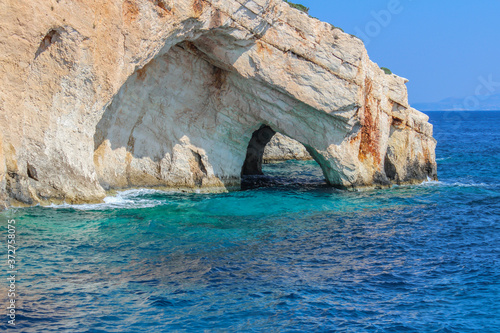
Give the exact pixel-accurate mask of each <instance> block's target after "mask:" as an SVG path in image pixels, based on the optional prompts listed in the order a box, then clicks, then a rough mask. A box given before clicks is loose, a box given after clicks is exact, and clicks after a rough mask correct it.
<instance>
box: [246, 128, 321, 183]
mask: <svg viewBox="0 0 500 333" xmlns="http://www.w3.org/2000/svg"><path fill="white" fill-rule="evenodd" d="M276 137H281V138H276ZM269 146H271V147H272V149H271V150H269V151H268V150H267V149H268V148H269ZM276 150H278V151H279V152H278V154H276ZM310 151H311V149H307V147H305V146H304V145H302V144H301V143H299V142H297V141H295V140H292V139H291V138H289V137H287V136H285V135H283V134H281V133H279V132H276V131H275V130H273V129H272V128H271V127H270V126H268V125H262V126H261V127H260V128H259V129H258V130H256V131H255V132H253V134H252V138H251V139H250V142H249V143H248V147H247V152H246V158H245V162H244V164H243V167H242V169H241V188H242V190H248V189H255V188H261V187H275V186H299V187H304V186H306V187H325V186H327V183H326V180H325V178H324V174H323V171H322V169H321V167H320V165H319V164H318V163H317V162H316V161H315V160H314V159H313V158H312V156H311V155H312V154H309V153H308V152H310ZM273 152H274V155H273V156H269V154H270V153H271V155H272V154H273ZM270 157H271V158H270ZM269 158H270V159H269ZM264 164H265V166H264V167H263V165H264Z"/></svg>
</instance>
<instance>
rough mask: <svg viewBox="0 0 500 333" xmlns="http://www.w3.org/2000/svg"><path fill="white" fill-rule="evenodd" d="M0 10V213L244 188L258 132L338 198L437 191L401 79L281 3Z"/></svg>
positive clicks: (153, 1) (136, 3)
mask: <svg viewBox="0 0 500 333" xmlns="http://www.w3.org/2000/svg"><path fill="white" fill-rule="evenodd" d="M0 6H1V10H0V22H2V24H1V29H0V55H1V56H0V63H1V66H0V71H1V73H0V82H1V87H2V89H1V90H0V130H1V131H0V201H2V202H3V203H4V204H6V205H8V204H15V203H20V202H22V203H26V204H35V203H37V202H45V201H67V202H88V201H98V200H101V199H102V198H103V197H104V195H105V190H107V189H120V188H127V187H142V186H159V187H175V188H204V189H207V190H220V189H225V188H228V187H238V186H239V184H240V176H241V173H242V170H245V167H244V164H246V165H247V166H251V165H252V163H254V162H255V161H254V159H255V158H257V160H259V159H260V160H262V156H255V155H256V153H257V152H259V154H261V151H262V152H263V150H264V149H263V147H261V146H259V145H261V144H262V143H263V142H264V141H266V140H267V141H268V140H269V138H268V137H267V136H266V135H267V134H265V133H264V132H265V131H264V132H263V129H266V128H268V129H271V130H272V131H276V132H280V133H282V134H285V135H287V136H289V137H291V138H293V139H295V140H297V141H299V142H301V143H302V144H303V145H304V146H305V147H306V149H307V150H308V152H309V153H310V154H311V155H312V156H313V158H314V159H315V160H316V161H317V162H318V163H319V164H320V166H321V168H322V169H323V172H324V175H325V178H326V179H327V181H328V182H329V183H330V184H331V185H332V186H336V187H340V188H356V187H363V186H377V185H388V184H390V183H412V182H419V181H422V180H424V179H427V177H431V178H435V176H436V164H435V156H434V148H435V140H434V139H433V138H432V126H431V125H430V124H429V123H428V122H427V120H428V118H427V117H426V116H425V115H424V114H422V113H420V112H418V111H416V110H414V109H412V108H411V107H410V106H409V105H408V102H407V90H406V87H405V82H406V80H405V79H403V78H400V77H398V76H396V75H386V74H384V72H383V71H382V70H380V69H379V67H378V66H377V65H376V64H375V63H373V62H371V61H370V60H369V58H368V55H367V53H366V50H365V48H364V46H363V43H362V42H361V41H360V40H359V39H357V38H355V37H353V36H350V35H348V34H345V33H343V32H342V31H341V30H339V29H336V28H334V27H333V26H331V25H330V24H327V23H324V22H321V21H319V20H317V19H314V18H311V17H309V16H307V15H306V14H305V13H302V12H300V11H299V10H296V9H294V8H291V7H290V6H289V5H287V4H286V3H285V2H283V1H281V0H245V1H243V0H125V1H123V0H110V1H88V0H80V1H64V0H61V1H59V0H57V1H47V0H43V1H39V2H33V1H25V0H16V1H14V0H4V1H2V2H1V4H0ZM245 160H246V162H245Z"/></svg>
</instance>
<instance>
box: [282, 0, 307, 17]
mask: <svg viewBox="0 0 500 333" xmlns="http://www.w3.org/2000/svg"><path fill="white" fill-rule="evenodd" d="M284 1H285V2H286V3H287V4H289V5H290V7H293V8H297V9H298V10H301V11H303V12H304V13H306V14H309V7H306V6H304V5H301V4H299V3H293V2H290V1H287V0H284Z"/></svg>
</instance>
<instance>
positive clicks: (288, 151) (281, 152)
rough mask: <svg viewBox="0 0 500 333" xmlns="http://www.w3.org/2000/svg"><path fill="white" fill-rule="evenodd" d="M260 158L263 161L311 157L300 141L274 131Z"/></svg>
mask: <svg viewBox="0 0 500 333" xmlns="http://www.w3.org/2000/svg"><path fill="white" fill-rule="evenodd" d="M262 158H263V162H264V163H272V162H280V161H288V160H312V159H313V158H312V156H311V155H310V154H309V153H308V152H307V149H306V147H304V146H303V145H302V144H301V143H300V142H298V141H297V140H294V139H291V138H289V137H287V136H285V135H283V134H281V133H276V134H275V135H274V136H273V137H272V139H271V141H269V143H268V144H267V145H266V147H265V149H264V155H263V157H262Z"/></svg>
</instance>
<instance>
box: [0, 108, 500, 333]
mask: <svg viewBox="0 0 500 333" xmlns="http://www.w3.org/2000/svg"><path fill="white" fill-rule="evenodd" d="M429 115H430V117H431V122H432V123H433V124H434V128H435V137H436V138H437V140H438V142H439V144H438V148H437V156H438V173H439V178H440V181H439V182H428V183H424V184H422V185H418V186H399V187H394V188H392V189H389V190H370V191H364V192H343V191H339V190H335V189H331V188H328V187H327V186H326V185H325V183H324V181H323V179H322V175H321V171H320V169H319V167H318V166H317V165H316V164H315V162H298V161H290V162H285V163H278V164H270V165H266V166H265V168H264V172H265V173H266V175H267V176H266V177H262V178H259V179H251V180H250V181H249V182H248V184H247V186H246V188H247V189H246V190H243V191H238V192H231V193H226V194H183V193H165V192H159V191H152V190H136V191H126V192H122V193H120V194H119V195H118V196H116V197H112V198H107V199H106V203H104V204H98V205H81V206H71V205H62V206H52V207H45V208H43V207H33V208H25V209H11V210H9V211H7V212H3V213H1V214H0V223H1V228H2V229H1V230H3V232H2V234H3V237H2V244H3V245H2V247H3V248H4V249H5V250H3V251H4V253H6V252H7V251H6V247H7V245H6V237H7V231H6V229H7V227H6V224H7V218H14V219H15V220H16V221H17V224H16V227H17V229H16V232H17V233H16V236H17V238H16V239H17V241H18V243H17V246H18V250H17V253H16V255H17V260H18V262H17V268H18V274H17V277H18V280H17V281H16V283H17V285H16V287H17V289H18V295H17V303H16V304H17V312H16V314H17V315H16V322H17V325H16V329H17V331H21V332H55V331H67V332H142V331H149V332H171V331H180V332H182V331H189V332H191V331H193V332H199V331H232V332H240V331H241V332H251V331H255V332H313V331H315V332H326V331H340V332H473V331H475V332H499V331H500V263H499V259H500V218H499V216H500V170H499V165H500V132H499V131H498V128H499V125H500V112H461V113H455V112H453V113H442V112H432V113H429ZM1 265H2V271H4V272H6V271H7V264H6V262H5V261H4V260H3V261H2V263H1ZM7 276H8V275H7V273H5V274H4V277H7ZM3 280H4V279H3ZM7 290H8V283H7V282H6V279H5V280H4V282H2V284H1V286H0V293H1V296H0V297H1V298H2V299H3V304H5V306H6V305H7V303H6V302H7V296H6V295H7ZM0 318H1V317H0ZM7 320H8V318H7V316H4V317H3V319H0V329H5V328H6V327H7Z"/></svg>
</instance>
